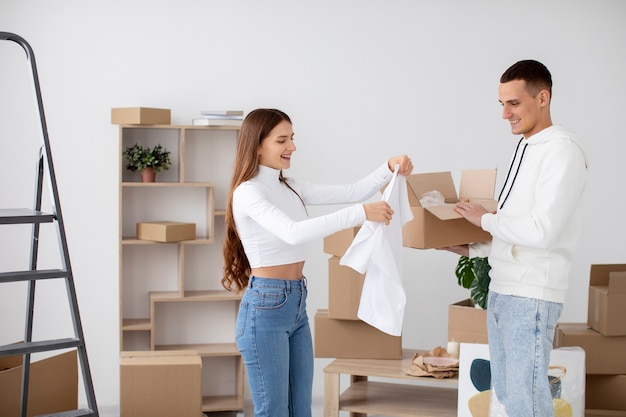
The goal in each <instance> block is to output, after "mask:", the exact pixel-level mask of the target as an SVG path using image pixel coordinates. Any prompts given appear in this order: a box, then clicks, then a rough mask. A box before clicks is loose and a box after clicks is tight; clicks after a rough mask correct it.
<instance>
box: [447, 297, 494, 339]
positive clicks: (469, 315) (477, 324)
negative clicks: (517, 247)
mask: <svg viewBox="0 0 626 417" xmlns="http://www.w3.org/2000/svg"><path fill="white" fill-rule="evenodd" d="M487 339H488V338H487V311H486V310H483V309H482V308H476V307H475V306H474V302H473V301H472V300H471V299H470V298H468V299H466V300H463V301H459V302H458V303H454V304H450V305H449V306H448V340H449V341H455V342H465V343H482V344H487V343H488V340H487Z"/></svg>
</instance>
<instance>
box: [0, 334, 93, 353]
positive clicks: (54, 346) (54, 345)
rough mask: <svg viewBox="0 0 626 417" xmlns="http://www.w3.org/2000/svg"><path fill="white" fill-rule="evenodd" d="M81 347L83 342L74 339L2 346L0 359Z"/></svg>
mask: <svg viewBox="0 0 626 417" xmlns="http://www.w3.org/2000/svg"><path fill="white" fill-rule="evenodd" d="M81 346H83V342H82V341H80V340H78V339H73V338H66V339H54V340H40V341H37V342H22V343H13V344H10V345H4V346H0V357H2V356H13V355H21V354H24V353H36V352H49V351H53V350H60V349H67V348H76V347H81Z"/></svg>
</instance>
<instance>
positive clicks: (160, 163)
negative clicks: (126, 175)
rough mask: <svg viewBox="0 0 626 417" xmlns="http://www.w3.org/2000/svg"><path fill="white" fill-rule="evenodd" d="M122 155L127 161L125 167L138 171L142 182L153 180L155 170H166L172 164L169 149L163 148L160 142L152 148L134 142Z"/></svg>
mask: <svg viewBox="0 0 626 417" xmlns="http://www.w3.org/2000/svg"><path fill="white" fill-rule="evenodd" d="M123 155H124V157H125V158H126V161H127V162H128V164H127V165H126V169H128V170H130V171H132V172H135V171H139V173H140V174H141V179H142V181H143V182H154V180H155V177H156V173H157V172H159V171H166V170H168V169H169V168H170V166H171V165H172V162H171V160H170V151H167V150H165V148H163V146H161V144H158V145H156V146H155V147H154V148H150V147H146V148H144V147H143V146H141V145H138V144H134V145H133V146H129V147H127V148H126V149H125V150H124V152H123Z"/></svg>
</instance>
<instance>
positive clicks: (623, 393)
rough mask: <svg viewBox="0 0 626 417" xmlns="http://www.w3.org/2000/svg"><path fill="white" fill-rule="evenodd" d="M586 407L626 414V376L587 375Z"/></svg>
mask: <svg viewBox="0 0 626 417" xmlns="http://www.w3.org/2000/svg"><path fill="white" fill-rule="evenodd" d="M585 407H586V408H590V409H602V410H619V411H624V412H626V375H587V384H586V386H585ZM625 415H626V413H625Z"/></svg>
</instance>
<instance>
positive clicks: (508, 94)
mask: <svg viewBox="0 0 626 417" xmlns="http://www.w3.org/2000/svg"><path fill="white" fill-rule="evenodd" d="M498 96H499V99H500V103H501V104H502V118H503V119H506V120H508V121H509V123H510V124H511V133H513V134H514V135H524V137H525V138H529V137H530V136H532V135H534V134H535V133H537V132H540V131H541V130H543V129H545V128H546V127H548V126H549V125H545V120H544V110H545V109H544V108H545V107H547V106H548V104H549V93H548V92H547V91H546V90H542V91H540V92H538V93H537V94H536V95H535V96H534V97H533V96H531V95H530V93H529V91H528V89H527V88H526V81H523V80H513V81H510V82H508V83H502V84H500V87H499V88H498Z"/></svg>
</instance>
